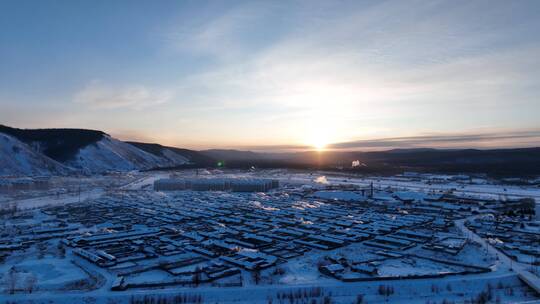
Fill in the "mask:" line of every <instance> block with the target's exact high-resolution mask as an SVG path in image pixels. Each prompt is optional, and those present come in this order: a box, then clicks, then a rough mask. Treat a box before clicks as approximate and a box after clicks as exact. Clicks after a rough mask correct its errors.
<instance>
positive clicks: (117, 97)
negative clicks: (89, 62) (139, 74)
mask: <svg viewBox="0 0 540 304" xmlns="http://www.w3.org/2000/svg"><path fill="white" fill-rule="evenodd" d="M171 96H172V94H171V92H170V91H163V90H157V89H150V88H147V87H145V86H142V85H133V86H120V87H116V86H111V85H106V84H104V83H102V82H100V81H93V82H91V83H90V84H88V85H87V86H86V87H84V88H83V89H82V90H80V91H79V92H77V93H76V94H75V96H74V101H75V102H76V103H80V104H84V105H88V106H90V107H93V108H97V109H117V108H128V109H134V110H141V109H145V108H148V107H152V106H156V105H159V104H163V103H166V102H167V101H169V100H170V99H171Z"/></svg>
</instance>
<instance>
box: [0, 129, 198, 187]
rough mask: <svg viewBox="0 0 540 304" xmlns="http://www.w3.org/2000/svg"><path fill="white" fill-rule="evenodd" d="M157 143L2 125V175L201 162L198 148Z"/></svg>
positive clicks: (93, 132)
mask: <svg viewBox="0 0 540 304" xmlns="http://www.w3.org/2000/svg"><path fill="white" fill-rule="evenodd" d="M154 145H155V144H144V143H141V144H140V146H136V145H133V144H130V143H127V142H123V141H120V140H118V139H115V138H112V137H110V136H109V135H107V134H105V133H104V132H102V131H96V130H85V129H16V128H11V127H7V126H2V125H0V176H6V175H12V176H21V175H23V176H24V175H42V174H46V175H48V174H62V173H69V172H79V173H89V174H96V173H104V172H109V171H131V170H146V169H152V168H160V167H161V168H162V167H176V166H180V165H184V164H196V163H198V160H199V159H198V158H197V157H196V156H198V152H197V151H191V150H186V149H178V148H171V147H163V146H159V145H158V146H159V147H160V148H159V149H157V150H155V151H154V150H148V149H145V148H147V147H149V146H154Z"/></svg>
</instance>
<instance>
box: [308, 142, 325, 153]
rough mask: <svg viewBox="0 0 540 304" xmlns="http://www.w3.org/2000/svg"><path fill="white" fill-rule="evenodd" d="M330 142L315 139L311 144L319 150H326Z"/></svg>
mask: <svg viewBox="0 0 540 304" xmlns="http://www.w3.org/2000/svg"><path fill="white" fill-rule="evenodd" d="M327 144H328V143H327V142H326V141H324V140H317V141H314V142H313V143H312V144H311V145H312V146H313V147H314V148H315V150H317V151H324V150H325V149H326V145H327Z"/></svg>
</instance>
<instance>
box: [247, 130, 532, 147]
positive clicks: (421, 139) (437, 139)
mask: <svg viewBox="0 0 540 304" xmlns="http://www.w3.org/2000/svg"><path fill="white" fill-rule="evenodd" d="M510 147H522V148H526V147H540V129H531V130H516V131H511V132H509V131H506V132H504V131H503V132H496V133H495V132H484V133H480V132H478V133H461V134H431V135H419V136H404V137H389V138H373V139H360V140H353V141H346V142H337V143H332V144H328V145H327V146H326V147H325V149H326V150H329V151H330V150H332V151H381V150H390V149H412V148H438V149H468V148H471V149H495V148H510ZM237 148H239V149H244V150H252V151H264V152H287V151H289V152H291V151H306V150H313V149H314V148H313V147H312V146H309V145H261V146H242V147H237Z"/></svg>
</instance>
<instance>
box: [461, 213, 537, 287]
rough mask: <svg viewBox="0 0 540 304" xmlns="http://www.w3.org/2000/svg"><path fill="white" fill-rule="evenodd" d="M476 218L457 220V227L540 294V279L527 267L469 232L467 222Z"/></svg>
mask: <svg viewBox="0 0 540 304" xmlns="http://www.w3.org/2000/svg"><path fill="white" fill-rule="evenodd" d="M475 217H476V216H472V217H469V218H467V219H461V220H457V221H456V222H455V224H456V227H457V228H459V229H460V230H461V232H463V234H464V235H466V236H467V237H468V238H470V239H472V240H473V241H475V242H477V243H479V244H481V245H482V246H483V247H485V248H486V249H487V250H488V252H490V253H492V254H494V255H496V256H497V257H498V258H499V261H500V262H501V264H502V265H504V266H505V267H507V268H508V269H511V270H512V271H514V272H515V273H517V275H518V276H519V277H520V279H521V280H523V281H524V282H525V283H526V284H527V285H529V286H530V287H531V288H533V289H534V290H536V292H538V293H540V278H539V277H537V276H536V275H534V274H532V273H531V272H529V271H528V270H527V269H526V266H525V265H523V264H521V263H517V262H514V261H513V260H512V259H511V258H509V257H508V256H507V255H506V254H504V253H502V252H500V251H499V250H497V249H496V248H495V247H493V246H491V244H489V243H488V242H487V241H486V240H484V239H483V238H482V237H480V236H479V235H477V234H476V233H474V232H472V231H471V230H469V228H467V227H466V226H465V221H466V220H471V219H474V218H475Z"/></svg>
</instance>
